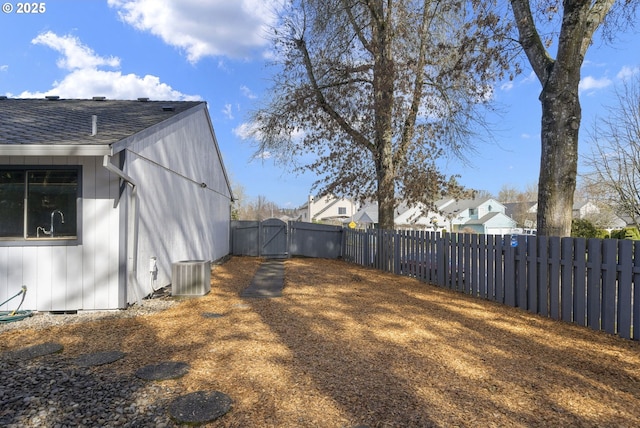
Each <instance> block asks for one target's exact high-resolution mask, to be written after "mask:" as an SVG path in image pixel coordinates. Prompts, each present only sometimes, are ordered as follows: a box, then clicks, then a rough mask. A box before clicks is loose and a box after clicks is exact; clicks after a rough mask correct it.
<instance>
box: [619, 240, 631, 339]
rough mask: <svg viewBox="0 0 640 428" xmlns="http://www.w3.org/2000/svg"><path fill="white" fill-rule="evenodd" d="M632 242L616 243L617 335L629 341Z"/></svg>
mask: <svg viewBox="0 0 640 428" xmlns="http://www.w3.org/2000/svg"><path fill="white" fill-rule="evenodd" d="M632 245H633V242H631V241H627V240H622V241H620V242H619V243H618V249H619V251H618V266H620V272H619V281H618V308H617V310H618V323H617V326H618V328H617V333H618V334H619V335H620V337H623V338H625V339H631V329H630V328H629V326H631V310H632V307H633V303H632V298H633V291H632V287H631V280H632V273H633V264H632V261H631V260H632V259H631V257H632V255H633V248H632Z"/></svg>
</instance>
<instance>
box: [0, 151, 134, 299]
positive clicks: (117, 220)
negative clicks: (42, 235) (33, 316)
mask: <svg viewBox="0 0 640 428" xmlns="http://www.w3.org/2000/svg"><path fill="white" fill-rule="evenodd" d="M0 164H3V165H47V166H48V165H80V166H81V167H82V196H81V203H80V215H79V219H81V225H80V237H79V240H78V244H76V245H52V244H51V241H49V242H47V241H44V240H43V241H42V242H41V243H40V242H38V243H35V242H33V241H30V242H29V245H20V243H17V245H16V242H13V243H5V244H7V245H2V246H0V301H4V300H6V299H7V298H9V297H11V296H13V295H14V294H16V293H17V292H18V291H20V287H21V286H22V285H23V284H24V285H26V286H27V293H26V297H25V300H24V303H23V304H22V309H28V310H37V311H74V310H79V309H86V310H96V309H115V308H120V307H125V306H126V302H125V294H124V288H123V283H122V281H121V279H122V278H121V277H120V272H121V265H122V259H121V255H122V253H121V248H120V236H121V235H122V231H121V228H120V226H121V223H122V219H123V217H122V216H121V210H120V208H114V206H113V201H114V198H115V196H116V195H117V194H118V180H117V178H116V179H114V178H113V177H111V174H110V173H109V172H108V171H107V170H105V169H104V168H103V167H102V157H36V156H28V157H26V156H20V157H17V156H11V157H6V156H0ZM18 303H19V301H11V302H9V303H8V304H6V305H5V306H4V307H0V310H13V309H15V308H16V306H17V304H18Z"/></svg>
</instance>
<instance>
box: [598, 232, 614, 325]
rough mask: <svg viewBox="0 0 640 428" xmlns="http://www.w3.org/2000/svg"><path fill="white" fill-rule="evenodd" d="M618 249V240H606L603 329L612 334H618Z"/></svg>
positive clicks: (604, 244) (603, 278) (603, 257)
mask: <svg viewBox="0 0 640 428" xmlns="http://www.w3.org/2000/svg"><path fill="white" fill-rule="evenodd" d="M617 247H618V241H617V240H615V239H605V241H604V243H603V249H602V250H603V251H602V259H603V266H602V268H603V269H604V273H603V276H602V329H603V330H604V331H606V332H607V333H610V334H615V332H616V291H617V290H616V288H617V287H616V277H617V276H618V275H617V274H618V272H617V268H616V265H617V260H618V252H617Z"/></svg>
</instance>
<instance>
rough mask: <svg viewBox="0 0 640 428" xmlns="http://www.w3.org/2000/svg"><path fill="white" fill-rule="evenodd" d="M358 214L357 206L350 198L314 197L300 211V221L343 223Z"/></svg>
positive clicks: (298, 217) (329, 195)
mask: <svg viewBox="0 0 640 428" xmlns="http://www.w3.org/2000/svg"><path fill="white" fill-rule="evenodd" d="M355 212H356V204H355V203H354V202H353V201H352V200H351V199H349V198H344V197H343V198H339V197H337V196H334V195H332V194H328V195H324V196H319V197H313V196H309V199H308V200H307V202H306V203H305V204H304V205H302V206H301V207H300V208H299V209H298V215H297V219H298V221H304V222H308V223H313V222H318V223H332V222H338V223H341V222H342V221H343V220H344V219H351V217H352V216H353V214H355Z"/></svg>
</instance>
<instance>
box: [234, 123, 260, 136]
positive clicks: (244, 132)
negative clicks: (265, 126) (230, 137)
mask: <svg viewBox="0 0 640 428" xmlns="http://www.w3.org/2000/svg"><path fill="white" fill-rule="evenodd" d="M233 134H234V135H235V136H236V137H239V138H241V139H242V140H248V139H251V138H254V136H255V137H257V138H259V134H260V132H259V131H258V126H257V124H256V123H255V122H251V123H247V122H245V123H242V124H240V125H239V126H237V127H235V128H233Z"/></svg>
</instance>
